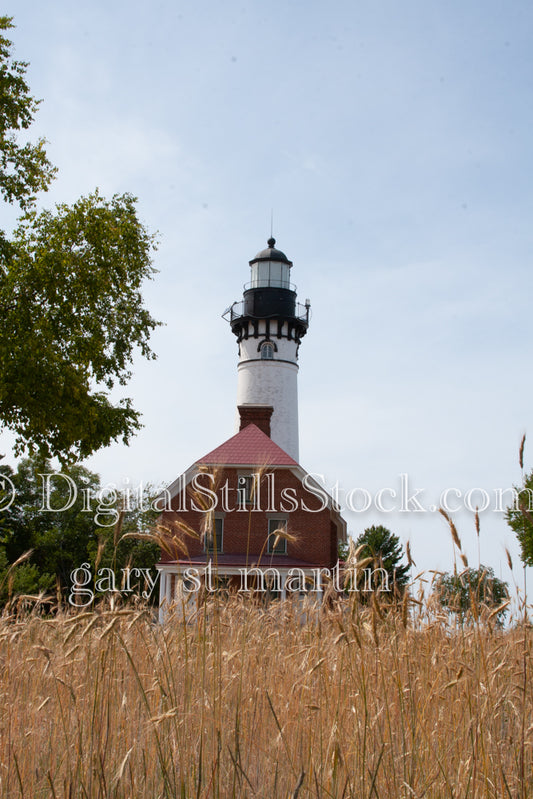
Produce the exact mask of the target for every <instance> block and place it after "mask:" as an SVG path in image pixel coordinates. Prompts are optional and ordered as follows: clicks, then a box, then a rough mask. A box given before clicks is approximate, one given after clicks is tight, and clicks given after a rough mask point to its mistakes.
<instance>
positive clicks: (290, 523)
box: [161, 468, 337, 566]
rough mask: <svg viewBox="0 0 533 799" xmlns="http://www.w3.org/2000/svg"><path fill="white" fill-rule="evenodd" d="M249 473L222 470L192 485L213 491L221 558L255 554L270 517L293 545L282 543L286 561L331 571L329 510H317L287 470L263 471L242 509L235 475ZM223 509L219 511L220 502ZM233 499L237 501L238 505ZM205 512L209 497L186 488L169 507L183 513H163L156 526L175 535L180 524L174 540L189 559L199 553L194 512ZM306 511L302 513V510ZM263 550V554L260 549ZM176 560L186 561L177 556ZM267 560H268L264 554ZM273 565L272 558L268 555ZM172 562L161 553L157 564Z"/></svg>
mask: <svg viewBox="0 0 533 799" xmlns="http://www.w3.org/2000/svg"><path fill="white" fill-rule="evenodd" d="M251 473H253V470H242V469H227V470H225V471H223V472H218V473H217V474H216V477H215V480H214V481H213V479H211V478H210V477H208V475H207V474H203V475H201V477H199V478H197V480H198V485H199V486H200V487H201V486H205V488H207V489H209V490H211V491H214V492H215V495H216V509H215V514H220V515H221V516H222V517H223V520H224V522H223V523H224V537H223V552H224V554H248V555H259V554H260V553H261V551H262V550H263V551H264V552H265V553H266V552H267V547H266V545H265V542H266V539H267V536H268V521H269V519H270V518H286V519H287V532H288V533H289V535H290V536H292V537H294V540H289V541H287V553H286V554H287V556H289V557H291V558H295V559H297V560H303V561H307V562H310V563H314V564H320V565H324V566H326V565H327V566H333V565H334V564H335V562H336V560H337V525H336V524H335V522H334V521H332V518H331V513H330V510H329V508H327V507H326V508H325V509H323V510H320V505H321V500H320V499H319V498H317V497H316V496H313V494H312V493H311V492H310V491H309V490H308V489H306V488H305V487H304V486H302V484H301V482H300V480H299V479H298V477H297V476H296V475H294V474H293V473H292V472H291V471H290V470H289V469H280V468H278V469H268V468H267V469H266V470H265V471H264V473H263V474H262V476H261V479H260V482H259V494H258V495H257V493H255V494H254V496H253V497H252V503H251V504H248V503H246V504H244V503H243V502H242V500H243V499H244V498H243V497H242V494H241V495H239V494H238V492H237V489H238V487H239V483H238V478H239V475H246V474H251ZM224 499H225V501H226V507H227V508H228V509H229V510H226V511H224V510H223V502H224ZM239 499H240V500H241V502H240V503H239ZM193 503H195V504H196V506H197V507H198V508H205V507H206V503H211V504H214V503H215V498H214V497H211V496H209V497H206V496H203V497H202V496H200V491H199V490H196V491H195V490H194V489H193V488H192V487H191V486H189V487H188V488H187V497H186V500H185V501H184V499H183V497H179V496H176V497H174V499H173V502H172V507H173V508H179V507H180V505H181V507H182V508H183V507H185V508H186V510H180V511H179V512H177V511H175V512H172V511H166V512H165V513H164V514H163V515H162V517H161V522H162V523H163V524H164V525H166V526H168V527H170V528H172V529H174V530H176V522H177V521H178V520H179V521H180V522H181V525H182V529H181V531H180V532H179V533H178V532H177V531H176V534H177V535H180V536H181V538H182V540H183V541H184V542H185V544H186V546H187V550H188V554H189V556H190V557H195V556H199V555H202V554H203V553H204V547H203V543H202V541H201V540H200V532H201V529H202V521H203V519H204V518H205V513H204V512H202V510H195V509H194V506H193ZM306 508H307V509H306ZM183 525H186V526H187V527H188V528H190V529H191V530H193V531H195V532H196V536H197V537H196V538H195V537H193V536H191V535H187V534H186V533H184V532H183ZM263 548H264V549H263ZM178 557H182V558H183V557H187V556H186V555H184V554H183V552H181V553H179V554H178ZM269 557H270V555H269ZM272 557H273V564H274V563H275V558H276V555H273V556H272ZM172 559H174V558H173V557H172V556H171V555H170V554H168V553H165V552H163V553H162V560H163V561H165V560H172Z"/></svg>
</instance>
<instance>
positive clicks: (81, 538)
mask: <svg viewBox="0 0 533 799" xmlns="http://www.w3.org/2000/svg"><path fill="white" fill-rule="evenodd" d="M131 493H132V494H133V495H132V496H129V498H128V499H127V500H126V499H125V497H124V494H123V493H121V492H119V491H116V490H114V489H110V491H109V492H107V493H106V492H103V491H102V486H101V483H100V478H99V477H98V475H96V474H94V473H93V472H91V471H89V470H88V469H86V468H85V467H84V466H81V465H73V466H70V467H69V468H64V469H63V471H61V472H57V471H56V470H54V469H52V467H51V465H50V463H49V462H48V461H46V460H44V459H42V458H40V457H39V456H33V457H30V458H25V459H23V460H22V461H21V462H20V463H19V465H18V467H17V469H16V471H14V470H13V469H12V468H11V467H10V466H8V465H2V466H1V467H0V601H5V600H6V599H7V598H8V594H11V595H13V594H18V593H27V594H38V593H40V592H45V593H55V591H56V587H59V590H60V591H61V592H62V593H63V595H64V596H66V594H67V593H68V592H69V590H70V588H71V573H72V571H73V570H74V569H77V568H78V567H80V566H81V565H82V563H88V564H90V566H91V569H92V572H93V574H94V575H96V570H97V568H99V567H101V568H103V567H108V568H111V569H113V570H114V572H115V573H116V575H117V588H118V589H120V587H121V584H120V578H121V574H122V572H121V570H122V569H126V568H128V567H129V568H130V569H132V568H138V569H139V568H142V569H151V570H152V571H153V567H154V565H155V563H157V561H158V560H159V547H158V546H157V545H156V544H154V543H153V541H151V540H150V539H146V538H143V536H142V534H143V532H145V531H146V530H147V529H148V528H149V527H150V525H151V524H152V523H153V521H154V519H155V517H156V516H157V512H156V511H154V510H153V508H152V499H153V497H154V496H155V495H156V493H158V492H156V490H155V489H151V488H150V487H148V488H147V489H145V490H144V491H143V492H141V496H138V494H137V493H133V492H131ZM137 535H140V536H141V537H140V538H137V537H136V536H137ZM28 552H29V553H30V554H29V556H28V557H27V558H26V559H24V560H23V562H21V563H20V565H18V566H16V567H14V568H11V567H12V566H13V564H14V563H16V562H17V560H19V559H21V558H23V556H24V555H26V554H27V553H28ZM8 572H10V575H9V579H8ZM142 583H143V581H142V579H141V578H139V579H138V580H137V583H135V582H134V581H132V582H131V586H132V588H134V587H135V586H136V585H137V584H138V585H141V586H142V587H141V590H143V588H144V586H143V585H142ZM138 593H139V592H138Z"/></svg>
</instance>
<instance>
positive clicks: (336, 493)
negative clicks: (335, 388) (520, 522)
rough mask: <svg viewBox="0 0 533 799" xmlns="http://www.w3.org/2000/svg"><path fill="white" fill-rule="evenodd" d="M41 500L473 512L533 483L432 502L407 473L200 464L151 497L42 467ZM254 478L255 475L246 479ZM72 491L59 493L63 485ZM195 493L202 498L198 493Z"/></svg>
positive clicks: (527, 492) (3, 489)
mask: <svg viewBox="0 0 533 799" xmlns="http://www.w3.org/2000/svg"><path fill="white" fill-rule="evenodd" d="M39 477H40V478H41V496H40V499H41V507H40V510H41V511H44V512H48V513H62V512H65V511H68V510H70V508H72V507H74V505H75V504H76V503H77V502H81V509H80V510H81V512H83V513H91V514H92V515H93V520H94V523H95V524H96V525H97V526H98V527H112V526H113V525H114V524H116V522H117V521H118V518H119V515H120V513H124V512H126V513H127V512H129V511H132V510H141V511H143V512H144V511H148V510H151V511H155V512H157V513H163V512H165V511H173V512H176V513H184V512H186V511H189V510H192V511H198V512H199V513H205V512H206V511H207V512H211V511H217V510H218V511H223V512H225V513H231V512H238V513H250V512H251V513H254V512H267V513H279V512H282V513H293V512H294V511H297V510H304V511H306V512H308V513H320V512H321V511H323V510H324V509H325V508H328V507H330V508H333V510H335V511H337V512H339V513H344V512H345V511H351V512H353V513H359V514H360V513H366V512H368V511H370V510H375V511H378V512H379V513H398V512H399V513H435V512H436V511H438V510H439V509H442V510H444V511H446V512H447V513H456V512H459V511H461V510H467V511H470V512H471V513H475V512H479V513H482V512H485V511H493V512H495V513H504V512H505V510H506V509H507V507H508V506H512V507H513V508H514V509H516V510H519V509H520V508H522V507H525V508H526V509H527V510H528V511H533V491H532V490H531V489H528V488H523V489H521V490H520V491H518V490H517V489H516V488H514V487H511V488H493V489H491V490H487V489H484V488H479V487H476V488H470V489H468V490H461V489H459V488H456V487H451V488H445V489H444V490H443V491H441V492H440V495H439V498H438V500H437V501H436V502H428V501H426V499H425V496H424V495H425V494H427V491H426V489H424V488H413V487H411V486H410V484H409V476H408V475H407V474H400V475H398V485H397V486H396V488H393V487H391V486H387V487H385V488H380V489H379V490H377V491H374V492H371V491H369V490H368V489H366V488H362V487H355V488H351V489H344V488H342V487H341V486H340V485H339V482H338V481H337V482H335V483H334V484H332V485H328V484H327V482H326V479H325V477H324V475H322V474H305V476H304V477H303V478H302V481H301V487H302V489H301V491H297V490H296V489H295V488H294V487H283V488H282V489H281V490H278V489H277V486H276V474H275V472H264V471H258V472H251V473H250V474H249V475H247V477H246V478H245V477H240V478H239V482H240V481H242V484H241V485H238V486H237V487H235V486H231V485H230V483H229V480H226V481H225V482H224V483H223V484H222V485H216V476H215V475H214V474H212V473H210V472H207V471H199V472H198V473H197V474H195V475H194V476H193V477H192V478H191V479H190V481H189V482H187V480H186V478H185V475H182V476H181V477H180V478H178V480H177V481H176V483H175V484H174V486H173V491H172V494H171V493H170V491H169V490H168V489H164V490H163V491H161V492H160V493H159V494H158V495H157V497H155V498H149V497H147V492H146V488H145V486H143V484H142V483H141V484H139V485H137V486H135V487H132V486H131V485H130V484H129V482H128V481H124V484H123V486H122V487H119V486H118V485H117V484H116V483H108V484H106V485H105V486H102V487H101V488H99V489H98V490H93V489H90V488H86V487H84V488H80V487H79V486H77V485H76V482H75V481H74V480H73V479H72V477H70V475H67V474H63V473H61V472H52V473H41V474H39ZM246 480H248V482H246ZM60 489H61V490H62V491H63V492H66V496H65V495H64V494H62V495H61V496H60V497H59V498H58V496H57V492H58V491H59V490H60ZM16 496H17V490H16V487H15V485H14V483H13V481H12V480H11V478H10V477H9V476H7V475H0V511H6V510H9V508H10V507H11V506H12V505H13V504H14V503H15V502H16ZM195 496H196V499H195Z"/></svg>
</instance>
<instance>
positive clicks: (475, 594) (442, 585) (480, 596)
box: [433, 565, 509, 624]
mask: <svg viewBox="0 0 533 799" xmlns="http://www.w3.org/2000/svg"><path fill="white" fill-rule="evenodd" d="M433 590H434V592H435V594H436V596H437V598H438V600H439V602H440V604H441V605H442V607H443V608H445V609H446V610H448V611H449V612H451V613H455V614H457V616H458V618H459V619H460V620H461V622H464V621H465V620H467V619H468V618H469V617H472V618H474V617H475V616H476V615H477V611H478V610H480V609H483V608H485V609H488V610H490V611H491V612H492V611H495V610H496V608H500V610H499V611H498V612H497V613H495V616H494V618H495V619H496V623H497V624H502V623H503V620H504V618H505V614H506V613H507V610H508V608H507V607H506V606H505V604H504V603H505V602H506V601H507V599H508V598H509V591H508V587H507V583H506V582H504V581H503V580H499V579H498V578H497V577H495V576H494V571H493V569H491V568H490V567H489V566H483V565H481V566H480V567H479V569H472V568H469V569H465V570H464V571H462V572H460V573H456V574H451V573H449V572H446V573H445V574H441V575H439V576H438V578H437V579H436V580H435V583H434V587H433ZM502 606H503V607H502Z"/></svg>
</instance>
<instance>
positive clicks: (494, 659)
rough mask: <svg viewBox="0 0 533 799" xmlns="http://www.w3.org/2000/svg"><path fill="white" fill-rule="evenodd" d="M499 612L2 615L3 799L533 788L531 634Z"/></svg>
mask: <svg viewBox="0 0 533 799" xmlns="http://www.w3.org/2000/svg"><path fill="white" fill-rule="evenodd" d="M493 618H494V611H493V612H491V613H484V611H483V610H480V611H479V613H478V620H477V624H472V625H463V626H454V625H453V623H451V622H450V621H449V619H448V617H447V616H446V614H442V612H441V610H440V609H439V608H438V607H437V606H436V605H434V604H432V603H431V602H430V601H423V600H422V599H421V598H418V599H417V598H416V597H408V598H407V595H406V596H405V597H404V601H403V603H402V606H401V607H399V608H398V610H397V612H394V611H391V610H390V607H389V606H384V605H383V604H382V603H381V600H380V598H379V597H378V596H375V597H374V599H373V601H372V603H371V605H370V606H369V607H360V606H359V607H358V608H357V610H356V612H353V608H352V605H351V603H350V602H348V603H340V604H338V603H337V604H334V605H333V607H332V608H331V609H328V608H322V609H321V610H318V609H316V608H313V607H312V606H310V605H307V606H305V607H304V608H302V606H300V605H298V604H297V603H293V602H286V603H282V604H279V603H274V604H272V605H271V606H269V607H267V608H261V607H258V606H257V605H256V604H254V603H253V602H247V601H244V599H243V598H242V597H233V598H230V599H229V600H228V601H227V602H226V603H223V602H220V601H218V602H212V603H209V602H207V603H205V604H204V605H203V607H202V608H201V609H200V610H199V611H198V613H197V614H196V615H195V617H194V619H192V620H190V621H189V622H188V623H184V622H183V620H182V619H181V618H180V617H179V615H178V616H173V617H170V618H169V619H168V620H167V622H166V623H165V624H164V625H157V624H156V623H155V622H154V619H153V614H152V612H151V611H150V609H148V608H144V609H140V610H139V609H125V610H122V611H119V612H108V611H106V610H102V609H99V610H98V611H96V612H94V613H80V614H78V615H70V616H69V615H66V614H65V613H63V612H59V613H58V615H57V616H56V617H55V618H47V619H45V618H40V617H39V616H38V614H37V613H35V614H29V615H26V616H22V617H18V618H17V617H15V616H10V617H9V618H3V619H0V640H1V641H2V650H1V658H2V669H1V670H0V697H1V704H0V723H1V724H2V727H3V730H4V734H3V735H2V737H1V738H0V762H2V764H3V770H2V774H1V782H0V799H2V797H6V799H7V797H11V796H22V795H24V796H32V797H39V796H54V795H56V796H68V795H71V796H90V797H92V796H95V797H96V796H113V797H115V796H116V797H129V796H154V797H156V796H157V797H168V799H171V797H172V798H173V797H176V796H185V797H192V796H201V797H206V798H207V797H221V798H222V799H225V798H226V797H245V796H248V797H250V798H251V797H267V796H268V797H275V798H276V797H288V796H291V795H292V796H294V795H297V796H298V797H299V799H304V797H305V799H307V797H317V796H324V797H325V796H339V797H340V796H344V797H346V799H348V798H349V797H352V798H353V799H356V797H357V799H358V798H359V797H361V796H365V797H370V796H380V797H394V798H395V799H396V797H404V796H417V797H421V796H426V797H440V796H456V797H466V796H472V797H484V798H485V797H487V799H492V798H494V799H496V797H501V796H528V795H532V794H533V751H532V747H531V745H530V743H531V736H532V734H533V726H532V725H533V702H532V698H531V692H529V691H524V690H523V675H524V673H525V672H524V658H525V659H526V673H527V674H530V673H531V672H530V669H531V658H532V651H531V641H530V637H529V636H526V635H525V631H524V629H523V628H517V627H514V626H512V627H510V628H509V629H507V630H501V629H498V628H497V627H496V626H495V625H494V624H493V623H492V620H493ZM13 708H17V714H16V723H15V721H14V717H13ZM10 719H11V722H10ZM522 740H524V746H523V747H521V757H518V756H517V747H519V746H520V745H521V741H522ZM104 786H105V787H104Z"/></svg>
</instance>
